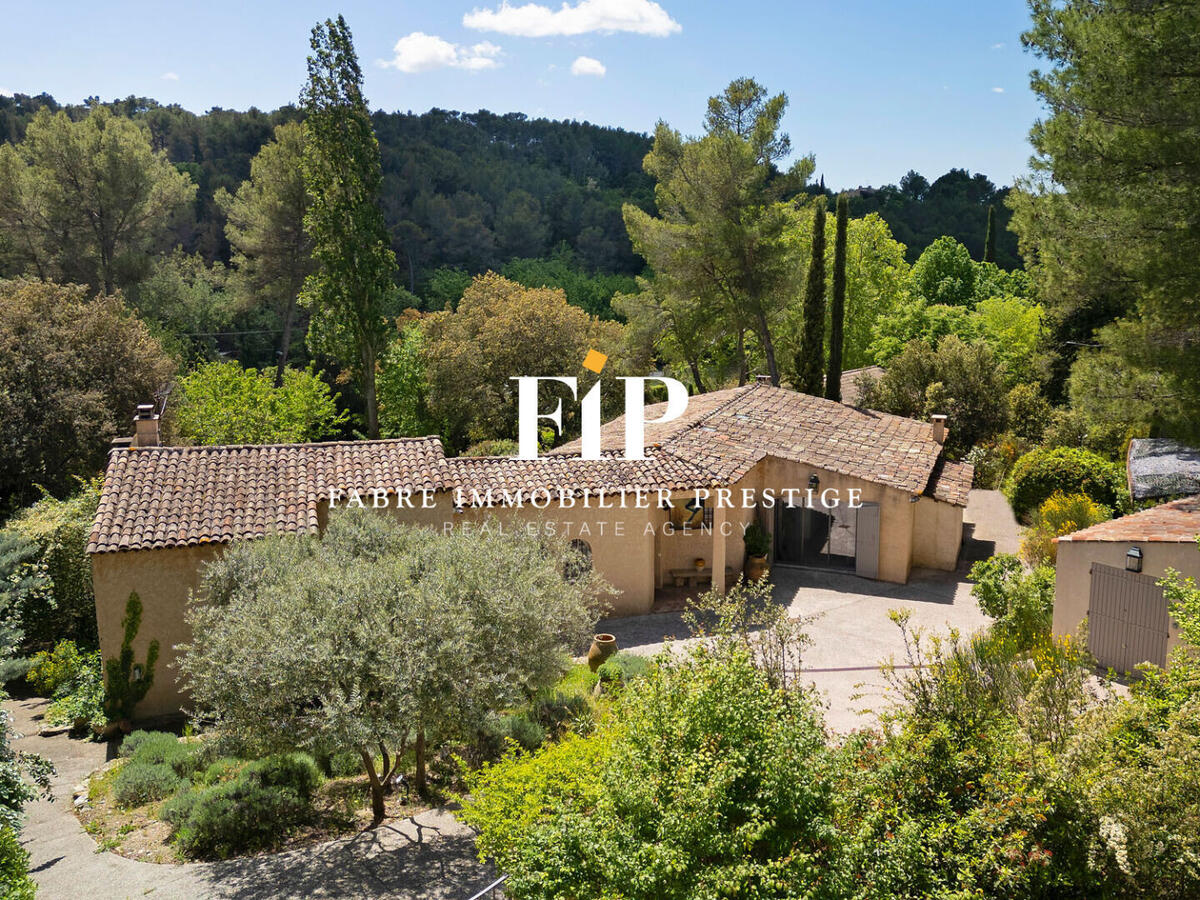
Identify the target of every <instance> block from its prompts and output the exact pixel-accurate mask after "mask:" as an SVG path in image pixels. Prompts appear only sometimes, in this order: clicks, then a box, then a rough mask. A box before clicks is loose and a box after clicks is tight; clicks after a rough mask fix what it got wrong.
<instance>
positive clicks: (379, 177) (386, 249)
mask: <svg viewBox="0 0 1200 900" xmlns="http://www.w3.org/2000/svg"><path fill="white" fill-rule="evenodd" d="M311 44H312V54H311V55H310V56H309V57H308V83H307V85H306V86H305V88H304V92H303V95H302V97H301V101H302V105H303V107H304V111H305V113H306V118H305V120H304V153H303V157H302V158H303V165H302V169H303V173H304V187H305V190H306V191H307V193H308V199H309V208H308V211H307V212H306V213H305V216H304V230H305V232H306V233H307V235H308V237H309V240H311V241H312V248H313V251H312V252H313V258H314V260H315V262H316V267H315V270H314V271H313V273H312V274H311V275H309V276H308V277H307V278H306V279H305V282H304V301H305V302H306V303H307V304H309V305H310V306H311V308H312V310H313V319H312V322H311V324H310V326H309V332H308V340H309V345H310V347H312V349H313V350H314V351H316V352H321V353H324V354H326V355H328V356H331V357H333V358H335V359H337V360H339V361H340V362H341V363H342V364H343V365H345V366H346V367H347V368H349V369H350V370H352V371H354V372H355V373H356V374H357V375H358V377H359V380H360V382H361V384H362V393H363V403H364V405H365V407H366V426H367V435H368V436H369V437H373V438H374V437H379V402H378V398H377V397H376V392H375V370H376V365H377V363H378V359H379V354H380V353H381V352H382V350H383V348H384V347H385V346H386V344H387V341H388V338H389V337H390V330H389V328H388V326H387V323H386V320H385V315H386V313H387V312H388V311H389V307H390V306H391V305H392V302H393V299H394V298H395V296H396V294H397V290H396V286H395V284H394V283H393V282H392V275H393V274H394V273H395V271H396V254H395V253H393V252H392V247H391V240H390V238H389V236H388V231H387V226H386V225H385V224H384V221H383V213H382V211H381V209H380V207H379V200H380V193H381V190H382V188H383V172H382V170H381V168H380V159H379V144H378V142H377V141H376V140H375V132H374V131H373V130H372V127H371V116H370V113H369V112H368V110H367V101H366V98H365V97H363V93H362V70H361V69H360V68H359V65H358V57H357V55H356V54H355V52H354V44H353V41H352V40H351V37H350V29H349V27H348V26H347V25H346V20H345V19H344V18H342V17H341V16H338V18H337V21H333V20H331V19H329V20H326V21H325V23H324V24H321V25H317V26H315V27H314V28H313V31H312V41H311Z"/></svg>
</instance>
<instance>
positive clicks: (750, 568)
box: [746, 556, 767, 581]
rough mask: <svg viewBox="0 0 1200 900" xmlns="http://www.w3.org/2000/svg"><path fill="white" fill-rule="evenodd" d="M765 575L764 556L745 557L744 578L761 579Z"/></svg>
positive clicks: (749, 579)
mask: <svg viewBox="0 0 1200 900" xmlns="http://www.w3.org/2000/svg"><path fill="white" fill-rule="evenodd" d="M766 577H767V558H766V557H765V556H748V557H746V580H747V581H762V580H763V579H764V578H766Z"/></svg>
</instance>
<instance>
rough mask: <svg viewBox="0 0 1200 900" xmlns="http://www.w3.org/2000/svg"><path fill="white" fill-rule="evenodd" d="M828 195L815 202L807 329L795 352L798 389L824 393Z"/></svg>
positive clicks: (807, 284)
mask: <svg viewBox="0 0 1200 900" xmlns="http://www.w3.org/2000/svg"><path fill="white" fill-rule="evenodd" d="M825 203H826V200H825V196H824V195H823V194H822V195H821V196H820V197H818V198H817V199H816V201H815V202H814V203H813V234H812V258H811V259H810V260H809V263H808V279H807V280H806V281H805V284H804V330H803V332H802V333H801V335H800V350H799V352H798V353H797V354H796V365H795V368H796V390H798V391H803V392H804V393H806V394H812V395H814V396H816V397H820V396H821V391H822V388H823V387H824V384H823V380H824V375H825Z"/></svg>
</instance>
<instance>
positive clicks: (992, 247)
mask: <svg viewBox="0 0 1200 900" xmlns="http://www.w3.org/2000/svg"><path fill="white" fill-rule="evenodd" d="M983 261H984V262H990V263H994V262H995V261H996V207H995V206H989V207H988V226H987V236H986V237H984V239H983Z"/></svg>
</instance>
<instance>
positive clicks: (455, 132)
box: [0, 94, 1019, 296]
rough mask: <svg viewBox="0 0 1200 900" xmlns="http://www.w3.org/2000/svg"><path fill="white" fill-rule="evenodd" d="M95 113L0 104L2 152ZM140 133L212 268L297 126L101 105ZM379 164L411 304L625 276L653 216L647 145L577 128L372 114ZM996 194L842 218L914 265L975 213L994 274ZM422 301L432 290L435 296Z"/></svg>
mask: <svg viewBox="0 0 1200 900" xmlns="http://www.w3.org/2000/svg"><path fill="white" fill-rule="evenodd" d="M96 105H101V104H100V101H99V100H98V98H91V99H90V100H89V101H88V103H87V104H84V105H74V106H71V105H67V106H64V105H61V104H59V103H58V102H56V101H55V100H54V98H53V97H51V96H49V95H47V94H41V95H38V96H36V97H30V96H26V95H22V94H17V95H15V96H13V97H0V141H4V142H16V141H19V140H21V139H22V138H23V137H24V135H25V129H26V126H27V125H28V123H29V122H30V120H32V118H33V116H34V114H35V113H36V112H37V111H38V110H39V109H42V108H48V109H50V110H51V111H56V110H59V109H65V110H66V111H67V113H68V114H69V115H70V116H71V117H72V118H73V119H78V118H81V117H83V116H85V115H86V114H87V111H88V110H89V109H90V108H91V107H93V106H96ZM102 105H105V106H107V107H109V108H110V109H111V110H112V111H113V112H114V113H116V114H117V115H121V116H128V117H131V118H134V119H137V120H140V121H143V122H144V123H145V124H146V126H147V127H148V128H149V130H150V134H151V140H152V144H153V146H154V149H156V150H158V149H161V150H165V151H166V152H167V156H168V158H169V159H170V160H171V161H172V162H173V163H175V165H176V166H177V167H178V168H180V169H182V170H184V171H186V172H188V174H189V175H190V176H191V177H192V179H193V181H195V182H196V184H197V188H198V189H197V191H196V199H195V211H196V216H195V221H194V222H183V223H180V224H179V225H178V226H177V228H178V243H179V244H180V245H181V246H182V248H183V249H184V251H185V252H187V253H196V252H198V253H200V254H201V256H203V257H204V259H205V260H206V261H208V262H210V263H211V262H213V261H221V262H226V261H228V259H229V255H230V249H229V243H228V241H227V239H226V236H225V233H224V228H225V221H224V217H223V216H222V214H221V212H220V210H219V209H218V208H217V206H216V204H215V202H214V195H215V194H216V193H217V191H219V190H221V189H225V190H227V191H229V192H230V193H233V192H235V191H236V190H237V188H238V186H239V185H240V184H241V183H242V182H243V181H244V180H245V179H246V178H248V177H249V176H250V161H251V160H252V159H253V158H254V155H255V154H256V153H258V151H259V150H260V149H261V148H262V146H263V145H264V144H265V143H267V142H268V141H269V140H270V139H271V137H272V135H273V131H274V128H275V126H277V125H281V124H283V123H286V122H291V121H296V120H298V119H300V118H301V117H302V113H301V111H300V110H299V109H298V108H296V107H294V106H284V107H281V108H279V109H277V110H273V111H271V112H262V111H260V110H257V109H250V110H247V111H245V112H238V111H233V110H225V109H219V108H217V109H212V110H209V111H208V112H206V113H204V114H203V115H196V114H194V113H191V112H188V111H187V110H184V109H181V108H180V107H178V106H162V105H160V104H159V103H157V102H156V101H154V100H152V99H149V98H143V97H129V98H126V99H125V100H118V101H114V102H111V103H105V104H102ZM372 123H373V125H374V127H375V133H376V136H377V137H378V139H379V144H380V150H381V155H382V162H383V175H384V190H383V212H384V218H385V220H386V222H387V225H388V229H389V232H390V233H391V235H392V244H393V249H394V250H395V252H396V256H397V259H398V261H399V263H400V275H399V279H400V280H401V282H402V283H404V282H406V283H404V284H403V286H404V287H406V288H407V289H408V290H409V291H412V292H413V293H416V294H418V295H419V296H425V295H426V293H427V291H426V290H425V289H426V288H428V287H429V283H430V279H431V277H433V276H434V274H435V270H437V269H440V268H453V269H461V270H463V271H465V272H467V273H469V274H474V273H477V272H482V271H485V270H487V269H489V268H491V269H497V270H498V269H500V268H501V267H502V266H503V265H504V264H505V263H506V262H509V261H510V260H513V259H518V258H520V259H525V258H536V257H547V256H550V255H552V254H553V253H554V251H555V250H556V249H557V248H561V247H562V246H563V245H565V246H566V247H568V248H570V250H571V251H572V253H571V259H572V262H573V263H574V264H575V265H576V266H578V267H579V268H581V269H583V270H586V271H589V272H600V273H612V274H636V273H638V272H640V271H641V269H642V267H643V262H642V260H641V259H640V258H639V257H637V256H636V255H635V254H634V253H633V249H632V246H631V244H630V242H629V238H628V236H627V234H626V232H625V226H624V224H623V222H622V219H621V205H622V204H623V203H633V204H635V205H636V206H639V207H641V208H643V209H645V210H647V211H650V210H651V209H652V206H653V179H652V178H650V176H649V175H647V174H646V173H645V172H644V171H643V169H642V160H643V158H644V157H645V155H646V154H647V153H648V152H649V150H650V144H651V142H650V136H649V135H645V134H638V133H635V132H630V131H624V130H622V129H619V128H606V127H602V126H599V125H592V124H589V123H586V122H557V121H550V120H547V119H530V118H528V117H527V116H525V115H524V114H523V113H508V114H505V115H498V114H495V113H491V112H488V111H486V110H481V111H479V112H475V113H462V112H453V111H447V110H439V109H434V110H430V111H429V112H427V113H423V114H421V115H416V114H413V113H401V112H392V113H388V112H375V113H373V114H372ZM1006 193H1007V188H999V189H998V188H996V186H995V185H993V184H992V182H991V181H989V180H988V179H987V178H986V177H985V176H983V175H978V174H977V175H971V174H970V173H968V172H966V171H964V170H962V169H954V170H951V171H950V172H949V173H947V174H946V175H944V176H942V177H941V178H938V179H936V180H935V181H934V182H933V183H932V184H930V183H929V182H928V181H927V180H926V179H925V178H924V177H922V176H921V175H919V174H917V173H915V172H910V173H909V175H908V176H906V177H905V178H904V179H903V180H902V181H901V183H900V185H899V186H896V185H887V186H884V187H882V188H879V189H877V190H867V191H860V192H857V194H856V195H853V196H852V200H851V212H852V214H853V215H855V216H861V215H865V214H866V213H868V212H878V213H879V214H880V216H881V217H882V218H883V219H884V221H886V222H887V223H888V225H889V226H890V227H891V229H892V232H893V233H894V235H895V237H896V238H897V240H899V241H901V242H902V243H904V244H905V245H906V248H907V255H908V258H909V260H910V261H913V260H915V259H916V258H917V257H918V256H919V255H920V253H921V251H922V250H924V249H925V247H927V246H928V245H929V244H930V243H932V241H933V240H934V239H935V238H938V237H940V236H942V235H951V236H953V237H955V238H957V239H958V240H959V241H960V242H962V243H963V244H964V245H966V246H967V247H968V248H969V249H970V250H971V252H972V255H973V256H975V257H976V258H979V257H980V256H981V254H982V247H983V241H984V232H985V228H986V220H987V207H988V206H989V205H991V204H994V205H996V206H997V211H998V213H999V215H1000V219H1001V221H1000V224H1001V230H1000V233H999V235H998V240H997V262H998V263H999V264H1000V265H1001V266H1002V267H1004V268H1011V267H1014V266H1017V265H1019V259H1018V257H1017V253H1016V241H1015V238H1014V237H1013V236H1012V235H1011V234H1009V233H1008V232H1007V230H1005V229H1004V227H1003V226H1004V225H1006V224H1007V218H1008V215H1009V213H1008V211H1007V209H1005V208H1003V206H1002V203H1003V198H1004V195H1005V194H1006ZM435 293H436V291H435Z"/></svg>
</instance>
